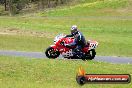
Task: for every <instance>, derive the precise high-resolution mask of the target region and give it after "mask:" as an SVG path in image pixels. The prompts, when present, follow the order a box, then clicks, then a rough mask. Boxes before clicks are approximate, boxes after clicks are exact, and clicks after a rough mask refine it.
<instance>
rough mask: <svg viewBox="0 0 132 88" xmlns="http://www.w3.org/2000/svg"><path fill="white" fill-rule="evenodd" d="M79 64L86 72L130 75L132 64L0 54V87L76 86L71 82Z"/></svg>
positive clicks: (106, 87)
mask: <svg viewBox="0 0 132 88" xmlns="http://www.w3.org/2000/svg"><path fill="white" fill-rule="evenodd" d="M80 65H82V66H83V68H84V69H85V70H86V72H87V73H88V74H128V73H129V74H132V71H131V69H132V65H125V64H109V63H102V62H95V61H88V62H84V61H75V60H73V61H68V60H48V59H28V58H19V57H5V56H0V86H1V88H31V87H32V88H43V87H46V88H53V87H54V88H80V86H79V85H78V84H77V83H76V81H75V76H76V72H77V70H78V68H79V66H80ZM87 87H89V88H93V87H94V88H102V87H103V88H131V87H132V85H131V84H87V85H84V86H82V88H87Z"/></svg>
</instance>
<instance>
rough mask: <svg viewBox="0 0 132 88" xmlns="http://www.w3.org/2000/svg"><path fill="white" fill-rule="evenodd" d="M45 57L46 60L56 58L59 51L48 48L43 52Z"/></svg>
mask: <svg viewBox="0 0 132 88" xmlns="http://www.w3.org/2000/svg"><path fill="white" fill-rule="evenodd" d="M45 55H46V56H47V57H48V58H57V57H58V56H59V55H60V52H59V51H55V50H54V48H52V47H48V48H47V49H46V51H45Z"/></svg>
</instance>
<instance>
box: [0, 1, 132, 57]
mask: <svg viewBox="0 0 132 88" xmlns="http://www.w3.org/2000/svg"><path fill="white" fill-rule="evenodd" d="M88 1H89V0H85V1H84V2H85V3H83V2H81V3H80V4H77V5H73V6H71V7H61V8H55V9H52V10H47V11H44V12H43V11H41V12H39V13H35V14H36V15H35V16H33V15H30V16H27V15H24V16H15V17H6V16H5V17H0V41H1V42H0V49H6V50H19V51H42V50H43V49H46V48H47V47H48V46H49V45H50V44H53V42H52V41H53V38H54V37H55V36H56V35H57V34H60V33H64V34H69V33H70V31H69V30H70V27H71V25H73V24H76V25H78V27H79V29H80V31H81V32H82V33H83V34H84V36H85V37H86V39H87V40H88V39H91V40H97V41H98V42H99V47H98V48H97V54H98V55H113V56H132V36H131V34H132V29H131V28H132V17H131V15H130V13H131V5H130V3H131V1H130V0H95V1H94V2H91V3H89V2H88ZM63 8H64V9H63ZM122 11H123V12H122ZM98 12H99V13H98ZM65 13H66V14H65ZM90 14H91V15H90ZM4 33H5V34H6V35H5V34H4ZM30 35H31V36H30ZM32 35H33V36H32ZM40 35H42V36H41V37H40Z"/></svg>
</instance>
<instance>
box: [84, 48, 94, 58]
mask: <svg viewBox="0 0 132 88" xmlns="http://www.w3.org/2000/svg"><path fill="white" fill-rule="evenodd" d="M95 55H96V52H95V49H92V50H90V51H89V52H88V53H86V54H85V60H92V59H94V57H95Z"/></svg>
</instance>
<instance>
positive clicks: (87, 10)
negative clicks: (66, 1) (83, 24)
mask: <svg viewBox="0 0 132 88" xmlns="http://www.w3.org/2000/svg"><path fill="white" fill-rule="evenodd" d="M84 2H85V3H80V4H77V5H74V6H66V7H61V8H59V9H58V8H56V9H51V10H46V11H43V12H40V13H38V15H39V16H115V15H117V16H126V15H127V16H131V15H132V14H131V11H129V9H127V8H128V7H130V6H131V5H130V3H131V1H130V0H94V1H92V2H91V3H89V2H88V0H86V1H84ZM130 8H131V7H130Z"/></svg>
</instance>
